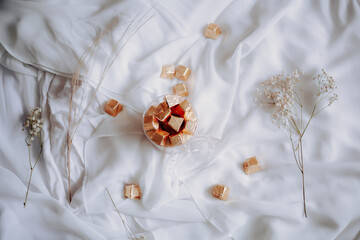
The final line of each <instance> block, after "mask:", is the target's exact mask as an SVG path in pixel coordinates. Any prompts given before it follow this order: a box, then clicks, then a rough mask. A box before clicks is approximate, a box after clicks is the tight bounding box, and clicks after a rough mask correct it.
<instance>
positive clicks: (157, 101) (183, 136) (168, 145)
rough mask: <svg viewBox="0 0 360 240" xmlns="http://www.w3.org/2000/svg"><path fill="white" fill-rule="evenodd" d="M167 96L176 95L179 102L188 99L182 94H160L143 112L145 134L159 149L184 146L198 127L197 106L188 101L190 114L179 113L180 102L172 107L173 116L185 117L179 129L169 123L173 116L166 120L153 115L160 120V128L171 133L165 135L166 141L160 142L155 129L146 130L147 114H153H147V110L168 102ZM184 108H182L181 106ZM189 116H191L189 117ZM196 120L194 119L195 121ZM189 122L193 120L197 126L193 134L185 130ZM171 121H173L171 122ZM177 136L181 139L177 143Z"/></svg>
mask: <svg viewBox="0 0 360 240" xmlns="http://www.w3.org/2000/svg"><path fill="white" fill-rule="evenodd" d="M167 96H170V97H173V96H176V97H177V98H178V102H179V103H180V104H181V103H183V102H184V101H187V100H186V99H185V98H184V97H181V96H178V95H174V94H167V95H163V96H159V97H157V98H155V99H154V100H153V101H151V103H150V104H149V105H148V106H147V108H146V109H145V111H144V113H143V116H142V117H143V118H142V119H143V120H142V126H143V131H144V134H145V136H146V137H147V139H148V140H149V141H150V142H151V143H152V144H154V146H156V147H157V148H158V149H162V150H164V149H175V148H178V147H180V146H183V145H184V144H186V143H187V142H188V141H189V140H190V139H191V138H192V137H193V136H194V135H195V132H196V128H197V123H198V122H197V119H198V116H197V113H196V110H195V108H194V107H193V106H192V105H191V103H189V102H188V101H187V103H188V107H189V109H191V110H189V111H188V112H187V113H188V114H181V113H179V111H178V109H179V107H180V104H177V105H175V106H173V107H171V108H170V110H171V116H174V117H182V118H183V119H184V121H183V122H182V124H181V126H180V129H179V131H176V130H174V129H173V128H172V127H171V126H170V125H169V119H170V118H171V116H170V117H168V118H167V119H166V120H165V121H160V120H158V118H156V117H155V115H156V114H155V115H153V116H154V117H155V119H156V120H155V121H158V122H159V130H163V131H165V132H167V133H169V136H167V137H165V139H166V140H165V143H164V142H163V141H161V143H159V135H157V136H155V133H158V132H156V130H155V129H152V130H150V131H146V129H145V117H147V116H151V114H150V115H149V114H147V112H148V111H149V109H150V108H151V107H152V106H153V109H154V108H157V107H158V106H159V105H160V104H161V103H164V102H165V103H167V101H166V97H167ZM183 105H186V104H183ZM166 106H167V107H168V105H167V104H166ZM181 109H182V108H181ZM190 111H191V114H189V112H190ZM188 117H189V118H188ZM149 119H150V118H147V120H149ZM193 120H194V121H193ZM188 122H192V124H195V128H194V131H193V134H192V135H191V134H186V133H187V132H186V130H185V131H184V129H185V127H186V124H187V123H188ZM170 123H171V122H170ZM190 124H191V123H189V125H190ZM175 135H181V136H175ZM177 137H179V138H178V139H181V142H177V143H176V144H174V143H175V140H174V139H176V138H177ZM171 139H173V142H172V141H171Z"/></svg>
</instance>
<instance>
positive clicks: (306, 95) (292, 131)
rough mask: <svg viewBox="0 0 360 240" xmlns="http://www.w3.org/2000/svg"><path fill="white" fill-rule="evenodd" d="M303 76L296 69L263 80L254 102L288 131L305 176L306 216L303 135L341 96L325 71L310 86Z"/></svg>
mask: <svg viewBox="0 0 360 240" xmlns="http://www.w3.org/2000/svg"><path fill="white" fill-rule="evenodd" d="M301 75H302V74H301V73H299V72H298V71H297V70H295V71H294V72H293V74H292V75H290V74H285V73H284V72H283V73H281V74H278V75H276V76H273V77H271V78H270V79H269V80H266V81H263V82H262V83H261V88H260V89H257V94H256V97H255V101H256V102H258V104H259V106H261V107H264V108H265V109H267V110H268V111H270V113H271V116H272V119H273V123H274V124H276V125H277V126H278V127H279V128H283V129H285V130H286V132H287V133H288V136H289V139H290V142H291V149H292V151H293V155H294V159H295V162H296V165H297V167H298V169H299V170H300V172H301V175H302V192H303V206H304V215H305V217H307V212H306V200H305V178H304V155H303V137H304V134H305V131H306V130H307V129H308V126H309V124H310V122H311V120H312V119H313V118H314V117H316V116H317V115H318V114H319V113H320V112H321V111H323V110H324V109H325V108H327V107H329V106H330V105H332V104H333V103H334V102H335V101H336V100H337V99H338V95H337V94H336V93H335V92H334V91H335V90H336V88H337V86H336V82H335V80H334V79H333V78H332V77H331V76H329V75H328V74H327V73H326V72H325V71H324V70H322V73H321V74H319V75H317V76H316V77H314V78H313V80H314V81H313V83H312V84H310V85H309V84H308V83H306V82H304V81H301V79H300V76H301ZM313 85H315V87H314V86H313ZM309 100H311V104H312V110H311V113H310V116H309V118H308V120H307V121H305V120H304V115H305V104H306V102H308V101H309Z"/></svg>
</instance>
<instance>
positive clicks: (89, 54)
mask: <svg viewBox="0 0 360 240" xmlns="http://www.w3.org/2000/svg"><path fill="white" fill-rule="evenodd" d="M151 11H152V8H149V9H147V8H145V7H144V8H143V9H140V10H139V12H138V14H136V15H135V18H134V19H132V20H131V21H129V23H127V26H126V28H125V30H124V33H123V35H122V36H121V37H120V39H119V40H117V41H116V42H115V44H114V48H113V51H112V52H111V54H110V55H111V56H110V57H109V58H108V59H106V61H105V64H103V66H104V67H103V68H102V69H101V73H100V75H99V76H97V77H94V78H96V79H97V80H98V84H97V86H96V87H95V88H94V91H93V93H92V94H91V95H90V93H89V92H88V91H86V89H85V90H84V89H82V90H83V92H81V93H83V94H80V91H79V90H80V89H78V87H79V84H78V83H79V81H80V73H81V72H82V70H84V68H85V67H89V68H90V72H91V70H92V68H91V66H92V65H94V64H95V59H94V56H96V52H97V51H99V44H100V41H101V40H102V39H103V38H104V37H106V36H108V35H110V34H112V33H113V30H114V29H115V28H116V27H117V26H118V25H119V17H118V16H115V17H114V18H113V19H112V20H111V22H110V23H109V24H108V25H107V26H106V27H105V29H104V31H102V32H101V33H100V34H99V35H98V36H97V37H96V39H95V40H94V41H93V43H92V44H91V45H90V46H89V47H88V48H87V49H86V51H85V53H84V54H83V56H82V57H81V59H80V61H79V63H78V65H77V67H76V71H75V74H74V75H73V78H72V80H71V96H70V104H69V118H68V129H67V135H66V137H67V159H66V162H67V171H68V187H69V201H70V202H71V199H72V193H71V177H70V176H71V171H70V169H71V146H72V142H73V140H74V137H75V134H76V131H77V129H78V127H79V125H80V123H81V121H82V119H83V118H84V116H85V113H86V112H87V110H88V108H89V106H90V105H91V103H92V101H93V100H94V98H95V96H96V93H97V91H98V89H99V88H100V86H101V84H102V81H103V80H104V78H105V76H106V74H107V72H108V71H109V69H110V68H111V66H112V64H113V63H114V61H115V60H116V58H117V57H118V55H119V53H120V51H121V50H122V48H123V47H124V46H125V44H126V43H127V42H128V41H129V39H130V38H131V37H132V36H133V35H134V34H135V32H136V31H137V30H138V29H139V28H140V27H141V26H142V25H143V24H145V23H146V22H147V21H148V20H149V19H150V18H151V17H152V12H151ZM91 77H92V76H91V73H90V75H89V76H87V77H86V76H85V80H84V81H83V82H84V84H88V83H87V82H86V81H87V80H89V79H90V78H91ZM86 98H87V101H86V102H85V103H84V101H85V100H86ZM76 99H78V100H79V103H75V100H76Z"/></svg>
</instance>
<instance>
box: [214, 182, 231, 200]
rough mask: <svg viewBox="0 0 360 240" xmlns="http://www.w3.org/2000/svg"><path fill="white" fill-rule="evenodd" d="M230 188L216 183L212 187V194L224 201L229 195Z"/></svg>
mask: <svg viewBox="0 0 360 240" xmlns="http://www.w3.org/2000/svg"><path fill="white" fill-rule="evenodd" d="M229 192H230V188H228V187H227V186H225V185H216V186H215V187H214V188H213V192H212V195H213V196H214V197H216V198H218V199H220V200H224V201H226V200H227V198H228V196H229Z"/></svg>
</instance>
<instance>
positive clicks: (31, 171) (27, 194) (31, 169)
mask: <svg viewBox="0 0 360 240" xmlns="http://www.w3.org/2000/svg"><path fill="white" fill-rule="evenodd" d="M41 131H42V130H41ZM39 141H40V151H39V154H38V156H37V158H36V161H35V163H34V166H33V165H32V163H31V154H30V153H31V145H30V144H28V150H29V165H30V177H29V182H28V185H27V190H26V195H25V201H24V208H25V207H26V204H27V199H28V196H29V190H30V184H31V178H32V175H33V172H34V169H35V167H36V165H37V163H38V161H39V159H40V156H41V154H42V151H43V138H42V134H41V133H40V135H39Z"/></svg>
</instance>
